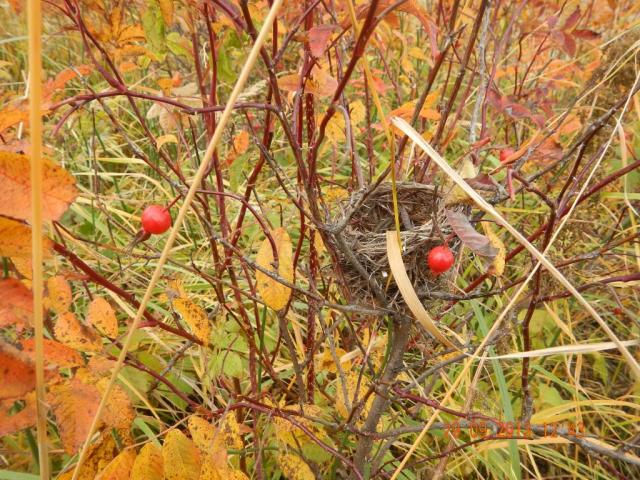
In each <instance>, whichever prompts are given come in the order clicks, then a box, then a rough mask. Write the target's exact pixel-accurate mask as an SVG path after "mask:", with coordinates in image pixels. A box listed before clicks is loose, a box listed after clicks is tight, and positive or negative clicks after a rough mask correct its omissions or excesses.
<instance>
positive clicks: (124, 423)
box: [96, 377, 135, 430]
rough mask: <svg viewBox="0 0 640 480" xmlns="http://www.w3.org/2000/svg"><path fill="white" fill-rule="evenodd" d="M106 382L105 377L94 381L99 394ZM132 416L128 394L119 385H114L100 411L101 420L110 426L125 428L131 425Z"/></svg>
mask: <svg viewBox="0 0 640 480" xmlns="http://www.w3.org/2000/svg"><path fill="white" fill-rule="evenodd" d="M108 383H109V378H107V377H104V378H101V379H99V380H98V381H97V382H96V387H97V388H98V391H99V392H100V394H102V395H104V393H105V391H106V388H107V384H108ZM134 418H135V412H134V410H133V405H132V404H131V399H130V398H129V395H127V392H126V391H125V390H124V389H123V388H122V387H121V386H120V385H117V384H116V385H114V386H113V388H112V389H111V392H109V400H108V406H107V408H105V409H104V411H103V412H102V417H101V420H102V421H103V422H104V423H105V424H107V425H109V426H110V427H113V428H119V429H121V430H126V429H128V428H129V427H130V426H131V423H132V422H133V420H134Z"/></svg>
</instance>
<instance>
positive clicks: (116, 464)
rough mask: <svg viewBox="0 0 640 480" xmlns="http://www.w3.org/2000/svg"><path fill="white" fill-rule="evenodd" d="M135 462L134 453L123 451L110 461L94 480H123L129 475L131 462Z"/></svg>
mask: <svg viewBox="0 0 640 480" xmlns="http://www.w3.org/2000/svg"><path fill="white" fill-rule="evenodd" d="M135 460H136V452H135V451H133V450H124V451H122V452H121V453H120V454H119V455H118V456H117V457H116V458H114V459H113V460H111V462H110V463H109V465H107V466H106V468H105V469H104V470H102V471H101V472H100V473H99V474H98V475H97V476H96V480H123V479H128V478H129V477H130V475H131V469H132V467H133V462H135Z"/></svg>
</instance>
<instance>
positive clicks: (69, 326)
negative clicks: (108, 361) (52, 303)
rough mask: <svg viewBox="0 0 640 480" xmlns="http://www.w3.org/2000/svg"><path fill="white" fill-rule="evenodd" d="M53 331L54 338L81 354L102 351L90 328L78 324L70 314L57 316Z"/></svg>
mask: <svg viewBox="0 0 640 480" xmlns="http://www.w3.org/2000/svg"><path fill="white" fill-rule="evenodd" d="M53 330H54V333H55V334H56V338H57V339H58V340H59V341H60V342H61V343H64V344H65V345H67V346H69V347H71V348H75V349H76V350H79V351H81V352H98V351H100V350H102V342H101V341H100V338H99V337H98V336H97V335H96V333H95V332H94V331H93V330H92V329H91V328H89V327H87V326H86V325H83V324H82V323H80V321H79V320H78V319H77V318H76V316H75V315H74V314H73V313H72V312H66V313H63V314H62V315H59V316H58V320H57V321H56V324H55V327H54V328H53Z"/></svg>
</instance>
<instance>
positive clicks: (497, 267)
mask: <svg viewBox="0 0 640 480" xmlns="http://www.w3.org/2000/svg"><path fill="white" fill-rule="evenodd" d="M482 226H483V227H484V233H485V235H486V236H487V238H488V239H489V242H490V243H491V246H493V247H494V248H496V249H497V250H498V253H497V254H496V256H495V257H494V258H493V259H492V260H491V263H490V264H489V267H488V269H487V273H490V274H491V275H495V276H496V277H501V276H502V274H503V273H504V267H505V259H506V255H507V250H506V248H505V246H504V243H502V240H500V238H499V237H498V236H497V235H496V234H495V233H494V231H493V229H492V228H491V226H490V224H488V223H486V222H484V223H483V224H482Z"/></svg>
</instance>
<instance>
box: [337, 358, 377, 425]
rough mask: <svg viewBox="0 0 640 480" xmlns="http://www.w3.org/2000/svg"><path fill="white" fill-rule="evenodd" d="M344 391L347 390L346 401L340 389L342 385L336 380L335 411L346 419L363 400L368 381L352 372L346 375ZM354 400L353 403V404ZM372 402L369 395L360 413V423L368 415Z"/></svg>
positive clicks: (357, 373)
mask: <svg viewBox="0 0 640 480" xmlns="http://www.w3.org/2000/svg"><path fill="white" fill-rule="evenodd" d="M346 377H347V378H346V390H347V397H348V398H347V399H345V398H344V392H343V389H342V385H341V383H340V381H339V380H338V383H337V385H336V411H337V412H338V413H339V414H340V415H341V416H342V417H343V418H348V417H349V414H350V413H351V410H352V409H353V408H354V407H356V406H359V404H360V403H361V402H362V400H363V399H364V396H365V395H366V393H367V392H368V390H369V385H370V383H371V382H370V380H369V379H368V378H367V377H366V376H364V375H360V373H359V372H357V371H355V370H352V371H350V372H349V373H348V374H347V375H346ZM356 392H357V394H356ZM354 399H355V403H354ZM372 402H373V395H369V397H368V398H367V401H366V403H365V405H364V407H363V408H362V410H361V413H360V419H361V420H360V421H359V422H358V423H361V422H362V419H363V418H366V416H367V415H368V414H369V409H370V408H371V403H372Z"/></svg>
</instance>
